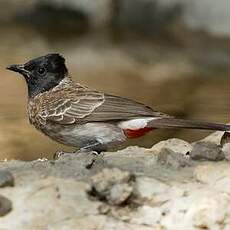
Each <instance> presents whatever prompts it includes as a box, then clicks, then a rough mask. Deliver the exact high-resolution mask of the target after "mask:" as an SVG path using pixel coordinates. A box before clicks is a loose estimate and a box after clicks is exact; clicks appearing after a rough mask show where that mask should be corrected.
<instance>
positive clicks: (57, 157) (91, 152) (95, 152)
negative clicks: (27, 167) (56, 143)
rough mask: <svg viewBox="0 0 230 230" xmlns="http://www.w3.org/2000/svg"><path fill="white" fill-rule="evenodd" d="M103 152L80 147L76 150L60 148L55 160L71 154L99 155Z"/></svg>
mask: <svg viewBox="0 0 230 230" xmlns="http://www.w3.org/2000/svg"><path fill="white" fill-rule="evenodd" d="M100 153H101V152H97V151H90V150H87V149H84V148H82V149H79V150H77V151H74V152H64V151H62V150H59V151H57V152H56V153H55V154H54V156H53V158H54V159H55V160H57V159H59V158H60V157H71V156H78V157H79V156H81V155H83V156H85V155H93V156H99V155H100Z"/></svg>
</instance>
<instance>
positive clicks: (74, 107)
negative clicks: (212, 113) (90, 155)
mask: <svg viewBox="0 0 230 230" xmlns="http://www.w3.org/2000/svg"><path fill="white" fill-rule="evenodd" d="M7 69H8V70H11V71H14V72H17V73H19V74H21V75H22V76H23V77H24V79H25V81H26V84H27V88H28V105H27V110H28V117H29V121H30V123H31V124H32V125H33V126H35V128H36V129H38V130H39V131H41V132H42V133H44V134H45V135H47V136H48V137H50V138H51V139H53V140H55V141H57V142H59V143H62V144H64V145H68V146H72V147H74V148H77V149H79V151H80V152H90V151H92V152H95V153H98V154H99V153H101V152H102V151H107V150H108V149H109V148H110V147H115V146H119V145H120V144H121V143H123V142H125V141H126V140H127V139H132V138H138V137H141V136H144V135H145V134H146V133H148V132H150V131H153V130H155V129H161V128H163V129H169V128H188V129H206V130H219V131H230V125H225V124H221V123H210V122H205V121H196V120H185V119H178V118H175V117H173V116H170V115H168V114H165V113H162V112H158V111H156V110H153V109H152V108H150V107H149V106H146V105H144V104H142V103H140V102H137V101H134V100H132V99H128V98H124V97H120V96H115V95H112V94H107V93H104V92H101V91H97V90H94V89H91V88H89V87H86V86H83V85H81V84H80V83H78V82H75V81H73V80H72V78H71V76H70V74H69V72H68V69H67V67H66V64H65V58H64V57H63V56H62V55H60V54H58V53H50V54H47V55H44V56H41V57H37V58H34V59H32V60H29V61H28V62H26V63H25V64H14V65H9V66H8V67H7Z"/></svg>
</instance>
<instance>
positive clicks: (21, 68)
mask: <svg viewBox="0 0 230 230" xmlns="http://www.w3.org/2000/svg"><path fill="white" fill-rule="evenodd" d="M6 69H8V70H11V71H14V72H17V73H20V74H22V75H25V74H26V73H28V71H27V70H26V69H25V67H24V65H9V66H7V67H6Z"/></svg>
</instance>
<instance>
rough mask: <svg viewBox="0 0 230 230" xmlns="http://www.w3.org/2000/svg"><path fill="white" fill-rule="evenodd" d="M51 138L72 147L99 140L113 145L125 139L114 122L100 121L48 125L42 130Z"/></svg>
mask: <svg viewBox="0 0 230 230" xmlns="http://www.w3.org/2000/svg"><path fill="white" fill-rule="evenodd" d="M42 131H43V132H44V133H45V134H46V135H48V136H49V137H51V138H52V139H53V140H55V141H58V142H60V143H62V144H65V145H70V146H73V147H80V148H81V147H85V146H87V144H90V143H94V142H99V143H100V144H102V145H107V146H109V145H113V144H116V143H119V142H123V141H125V139H126V136H125V135H124V132H123V131H122V129H121V128H119V127H118V126H116V125H115V124H107V123H101V122H94V123H87V124H82V125H74V126H73V125H71V126H64V127H63V126H60V127H58V126H56V125H55V127H52V126H49V127H48V128H47V126H46V130H42Z"/></svg>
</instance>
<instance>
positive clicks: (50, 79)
mask: <svg viewBox="0 0 230 230" xmlns="http://www.w3.org/2000/svg"><path fill="white" fill-rule="evenodd" d="M7 69H9V70H12V71H15V72H18V73H20V74H22V75H23V76H24V77H25V80H26V82H27V85H28V93H29V96H30V97H34V96H36V95H38V94H39V93H42V92H45V91H48V90H50V89H52V88H54V87H55V86H57V85H58V84H59V83H60V82H61V81H62V80H63V79H64V78H65V77H66V76H67V75H68V70H67V68H66V66H65V59H64V58H63V57H62V56H61V55H59V54H47V55H45V56H42V57H38V58H36V59H32V60H30V61H28V62H27V63H25V64H23V65H10V66H8V67H7Z"/></svg>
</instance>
